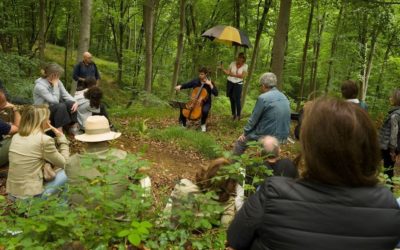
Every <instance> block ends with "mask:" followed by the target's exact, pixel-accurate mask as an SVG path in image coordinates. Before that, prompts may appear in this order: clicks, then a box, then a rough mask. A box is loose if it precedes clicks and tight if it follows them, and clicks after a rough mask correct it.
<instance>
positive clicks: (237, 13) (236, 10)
mask: <svg viewBox="0 0 400 250" xmlns="http://www.w3.org/2000/svg"><path fill="white" fill-rule="evenodd" d="M233 13H234V19H233V21H234V26H235V27H236V28H238V29H240V0H235V1H234V12H233ZM237 53H238V47H237V46H235V50H234V54H233V57H234V58H235V57H236V55H237Z"/></svg>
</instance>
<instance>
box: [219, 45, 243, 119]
mask: <svg viewBox="0 0 400 250" xmlns="http://www.w3.org/2000/svg"><path fill="white" fill-rule="evenodd" d="M245 62H246V57H245V55H244V53H243V52H242V53H239V55H238V57H237V58H236V61H235V62H232V63H231V64H230V65H229V68H228V69H224V68H223V66H222V65H221V69H222V71H223V72H224V73H225V74H226V75H227V76H228V78H227V85H226V95H227V96H228V97H229V100H230V102H231V111H232V120H236V119H237V120H240V115H241V111H242V106H241V102H240V100H241V97H242V88H243V81H244V78H245V77H246V75H247V69H248V65H247V64H246V63H245Z"/></svg>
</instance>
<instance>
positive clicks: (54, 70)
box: [33, 63, 78, 134]
mask: <svg viewBox="0 0 400 250" xmlns="http://www.w3.org/2000/svg"><path fill="white" fill-rule="evenodd" d="M63 73H64V69H63V68H62V67H61V66H60V65H58V64H56V63H50V64H48V65H47V66H46V67H45V69H44V73H43V76H42V77H40V78H38V79H37V80H36V81H35V87H34V89H33V101H34V104H35V105H41V104H47V105H49V109H50V122H51V124H52V125H53V126H54V127H56V128H57V129H58V130H59V131H60V132H62V130H63V127H67V126H70V127H69V129H70V133H71V134H75V133H76V132H77V125H78V124H77V118H76V114H77V112H76V110H77V109H78V103H77V102H76V101H75V99H74V98H73V97H72V96H71V95H70V94H69V93H68V92H67V90H66V89H65V87H64V85H63V83H62V82H61V81H60V77H61V76H62V74H63Z"/></svg>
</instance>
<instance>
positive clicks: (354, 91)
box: [340, 80, 368, 111]
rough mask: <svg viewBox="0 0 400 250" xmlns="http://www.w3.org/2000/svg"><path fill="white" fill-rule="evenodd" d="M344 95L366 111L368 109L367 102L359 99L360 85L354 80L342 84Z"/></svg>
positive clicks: (347, 99)
mask: <svg viewBox="0 0 400 250" xmlns="http://www.w3.org/2000/svg"><path fill="white" fill-rule="evenodd" d="M340 89H341V91H342V97H343V98H344V99H346V101H348V102H352V103H355V104H357V105H359V106H360V107H361V108H362V109H364V110H365V111H368V106H367V104H366V103H365V102H363V101H360V100H359V99H358V86H357V83H356V82H355V81H353V80H346V81H344V82H343V83H342V86H341V88H340Z"/></svg>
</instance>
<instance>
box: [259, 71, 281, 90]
mask: <svg viewBox="0 0 400 250" xmlns="http://www.w3.org/2000/svg"><path fill="white" fill-rule="evenodd" d="M277 82H278V81H277V79H276V75H275V74H274V73H272V72H267V73H264V74H262V76H261V77H260V84H262V85H264V86H265V87H268V88H272V87H275V86H276V85H277Z"/></svg>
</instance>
